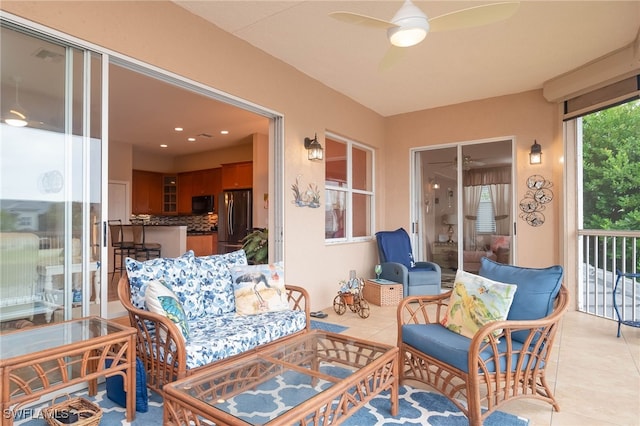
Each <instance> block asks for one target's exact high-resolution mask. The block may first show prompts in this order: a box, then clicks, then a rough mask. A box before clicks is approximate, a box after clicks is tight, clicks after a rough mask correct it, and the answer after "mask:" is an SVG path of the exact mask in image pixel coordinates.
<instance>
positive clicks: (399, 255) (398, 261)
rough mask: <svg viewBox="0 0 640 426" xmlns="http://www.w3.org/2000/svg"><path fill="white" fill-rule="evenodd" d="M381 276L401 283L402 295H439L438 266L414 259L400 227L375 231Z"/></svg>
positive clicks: (405, 235)
mask: <svg viewBox="0 0 640 426" xmlns="http://www.w3.org/2000/svg"><path fill="white" fill-rule="evenodd" d="M376 240H377V242H378V255H379V256H380V264H381V265H382V274H380V277H381V278H384V279H386V280H389V281H395V282H397V283H402V287H403V296H404V297H407V296H423V295H430V294H440V276H441V271H440V265H438V264H437V263H433V262H416V261H415V260H414V259H413V251H412V250H411V241H410V240H409V234H407V231H405V230H404V229H403V228H399V229H396V230H395V231H380V232H378V233H376Z"/></svg>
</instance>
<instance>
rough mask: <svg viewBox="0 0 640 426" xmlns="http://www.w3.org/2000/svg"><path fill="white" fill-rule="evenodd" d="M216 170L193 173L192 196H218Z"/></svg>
mask: <svg viewBox="0 0 640 426" xmlns="http://www.w3.org/2000/svg"><path fill="white" fill-rule="evenodd" d="M215 170H216V169H205V170H196V171H194V172H191V173H193V186H192V188H191V193H192V195H216V192H215V191H216V187H215V182H214V181H215V178H216V172H215Z"/></svg>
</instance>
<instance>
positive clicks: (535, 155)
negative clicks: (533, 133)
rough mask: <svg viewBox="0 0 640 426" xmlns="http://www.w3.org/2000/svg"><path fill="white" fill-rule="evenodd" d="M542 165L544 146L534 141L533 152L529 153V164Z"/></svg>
mask: <svg viewBox="0 0 640 426" xmlns="http://www.w3.org/2000/svg"><path fill="white" fill-rule="evenodd" d="M541 163H542V146H541V145H540V144H539V143H538V141H537V140H535V139H534V141H533V145H531V152H530V153H529V164H541Z"/></svg>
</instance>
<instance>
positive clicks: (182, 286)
mask: <svg viewBox="0 0 640 426" xmlns="http://www.w3.org/2000/svg"><path fill="white" fill-rule="evenodd" d="M125 265H126V268H127V275H128V276H129V286H130V289H131V303H133V305H134V306H135V307H136V308H139V309H144V310H146V308H145V292H146V289H147V286H148V285H149V283H150V282H151V281H158V280H161V281H164V282H166V283H167V284H168V285H169V286H170V287H171V289H172V290H173V291H174V293H175V294H176V296H178V299H179V300H180V303H182V305H183V307H184V310H185V312H186V314H187V318H188V319H190V320H191V319H195V318H198V317H200V316H202V310H203V305H202V301H201V300H200V299H201V297H200V285H199V281H198V280H197V279H195V278H194V276H195V262H194V254H193V251H191V250H189V251H188V252H186V253H185V254H183V255H182V256H180V257H176V258H168V257H160V258H156V259H151V260H146V261H144V262H139V261H137V260H135V259H131V258H129V257H128V258H126V259H125Z"/></svg>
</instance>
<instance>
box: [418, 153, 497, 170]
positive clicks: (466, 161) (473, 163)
mask: <svg viewBox="0 0 640 426" xmlns="http://www.w3.org/2000/svg"><path fill="white" fill-rule="evenodd" d="M428 164H431V165H436V164H446V165H447V166H448V167H451V168H453V169H456V168H457V167H458V157H455V158H454V159H453V161H436V162H434V163H428ZM484 165H486V163H483V162H482V161H478V160H475V159H473V158H471V156H470V155H465V156H464V157H462V170H465V171H467V170H471V169H472V168H474V167H482V166H484Z"/></svg>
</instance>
